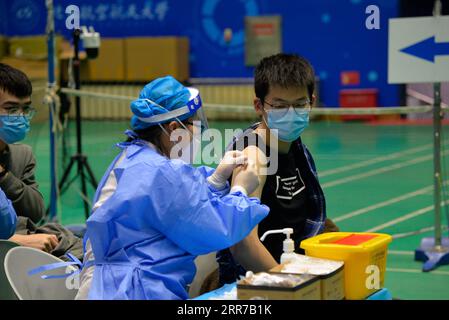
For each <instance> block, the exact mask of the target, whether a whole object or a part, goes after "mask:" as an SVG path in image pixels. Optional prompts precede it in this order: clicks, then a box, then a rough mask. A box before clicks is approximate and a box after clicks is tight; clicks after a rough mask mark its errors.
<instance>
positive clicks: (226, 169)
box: [207, 150, 247, 190]
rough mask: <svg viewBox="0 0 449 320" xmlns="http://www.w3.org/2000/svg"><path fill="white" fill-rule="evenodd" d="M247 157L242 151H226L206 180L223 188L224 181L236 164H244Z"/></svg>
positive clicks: (217, 187) (216, 186)
mask: <svg viewBox="0 0 449 320" xmlns="http://www.w3.org/2000/svg"><path fill="white" fill-rule="evenodd" d="M246 161H247V157H246V156H245V155H244V154H243V152H242V151H237V150H235V151H228V152H226V153H225V155H224V157H223V159H222V160H221V162H220V164H219V165H218V167H217V169H215V172H214V173H213V174H212V175H211V176H209V178H207V181H208V182H209V184H210V185H212V186H213V187H214V188H216V189H218V190H219V189H223V188H224V187H225V186H226V181H228V179H229V178H230V177H231V175H232V172H233V171H234V169H235V168H236V167H238V166H241V165H245V163H246Z"/></svg>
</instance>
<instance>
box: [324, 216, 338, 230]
mask: <svg viewBox="0 0 449 320" xmlns="http://www.w3.org/2000/svg"><path fill="white" fill-rule="evenodd" d="M339 231H340V228H339V227H337V225H336V224H335V223H334V222H333V221H332V220H331V219H329V218H326V221H325V223H324V231H323V233H327V232H339Z"/></svg>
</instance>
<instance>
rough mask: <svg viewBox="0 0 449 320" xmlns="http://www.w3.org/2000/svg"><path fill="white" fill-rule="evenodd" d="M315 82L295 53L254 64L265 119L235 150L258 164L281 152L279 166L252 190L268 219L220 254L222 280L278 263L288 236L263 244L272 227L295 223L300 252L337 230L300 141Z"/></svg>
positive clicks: (258, 107)
mask: <svg viewBox="0 0 449 320" xmlns="http://www.w3.org/2000/svg"><path fill="white" fill-rule="evenodd" d="M314 84H315V76H314V71H313V68H312V66H311V65H310V63H309V62H308V61H307V60H305V59H304V58H302V57H299V56H297V55H289V54H277V55H274V56H270V57H267V58H264V59H262V60H261V62H260V63H259V64H258V66H257V67H256V69H255V93H256V98H255V99H254V108H255V111H256V113H257V115H258V116H259V117H260V118H261V122H258V123H256V124H254V125H252V126H251V127H250V128H248V129H247V130H246V131H245V132H244V133H243V134H242V135H241V136H239V137H235V139H234V141H233V144H232V145H231V149H238V150H243V151H244V153H245V154H246V155H247V156H248V159H249V160H252V161H255V162H256V161H257V163H266V161H267V159H268V160H269V161H275V160H274V159H275V158H274V157H273V156H277V161H278V165H277V171H276V172H275V173H272V174H268V175H267V176H266V181H265V182H264V183H261V184H260V185H259V187H258V188H257V190H256V191H255V192H254V193H253V194H252V195H253V196H256V197H260V199H261V202H262V203H263V204H265V205H267V206H268V207H269V208H270V213H269V214H268V216H267V218H265V219H264V220H263V221H262V222H261V223H260V224H259V225H258V226H256V228H254V230H253V231H252V232H251V234H250V235H249V236H248V237H246V238H245V239H244V240H243V241H241V242H239V243H238V244H236V245H235V246H232V247H231V248H230V249H227V250H223V251H221V252H219V253H218V254H217V260H218V262H219V266H220V268H219V270H220V272H219V277H220V278H219V281H220V282H219V284H220V285H223V284H224V283H231V282H234V281H235V280H236V279H238V277H239V276H240V275H242V274H244V273H245V269H246V270H251V271H254V272H259V271H267V270H269V269H271V268H273V267H275V266H277V265H278V262H279V260H280V256H281V254H282V241H283V240H284V239H285V236H284V235H282V234H279V235H278V234H274V235H271V236H270V237H268V238H267V239H266V240H265V241H264V242H263V243H262V242H261V241H260V240H259V239H260V237H261V236H262V235H263V234H264V233H265V232H266V231H268V230H273V229H282V228H293V230H294V233H293V235H292V238H293V240H294V242H295V250H296V252H301V251H300V248H299V244H300V242H301V241H302V240H303V239H306V238H309V237H312V236H315V235H317V234H319V233H321V232H323V231H326V232H329V231H338V228H337V227H336V226H335V225H334V224H333V223H332V221H330V220H329V219H326V204H325V198H324V193H323V191H322V189H321V186H320V183H319V181H318V175H317V170H316V167H315V163H314V161H313V158H312V155H311V153H310V151H309V150H308V149H307V148H306V146H305V145H304V144H303V142H302V140H301V134H302V132H303V131H304V129H305V128H306V127H307V125H308V124H309V113H310V110H311V107H312V105H313V103H314V100H315V97H314V95H313V92H314ZM273 129H276V130H273ZM270 152H271V154H270ZM266 153H267V154H266ZM238 170H239V168H237V169H236V170H235V171H234V174H238ZM259 172H260V170H259ZM217 277H218V275H217V273H216V272H215V274H212V275H211V276H210V277H209V279H208V283H206V285H209V286H211V285H212V284H211V282H212V283H213V282H215V283H216V281H217ZM213 279H215V280H213ZM204 289H205V288H203V290H204Z"/></svg>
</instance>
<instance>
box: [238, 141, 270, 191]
mask: <svg viewBox="0 0 449 320" xmlns="http://www.w3.org/2000/svg"><path fill="white" fill-rule="evenodd" d="M243 154H244V155H246V156H247V157H248V162H252V163H254V164H255V169H254V170H256V175H257V176H258V178H259V186H258V187H257V189H256V190H255V191H254V192H253V193H252V194H250V195H249V196H251V197H257V198H259V199H260V197H261V196H262V190H263V187H264V185H265V181H266V175H265V172H266V166H267V157H266V155H265V153H263V152H262V151H261V150H260V149H259V148H258V147H256V146H248V147H246V148H245V149H244V150H243ZM244 170H249V169H248V168H247V167H237V168H235V169H234V172H233V174H232V184H233V182H234V177H236V176H237V175H238V174H239V173H240V172H242V171H244Z"/></svg>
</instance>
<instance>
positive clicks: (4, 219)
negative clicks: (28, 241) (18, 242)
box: [0, 188, 17, 239]
mask: <svg viewBox="0 0 449 320" xmlns="http://www.w3.org/2000/svg"><path fill="white" fill-rule="evenodd" d="M16 222H17V215H16V211H15V210H14V207H13V206H12V203H11V201H10V200H9V199H8V198H7V197H6V195H5V193H4V192H3V190H2V189H1V188H0V239H9V238H10V237H11V236H12V235H13V234H14V232H15V231H16Z"/></svg>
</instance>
